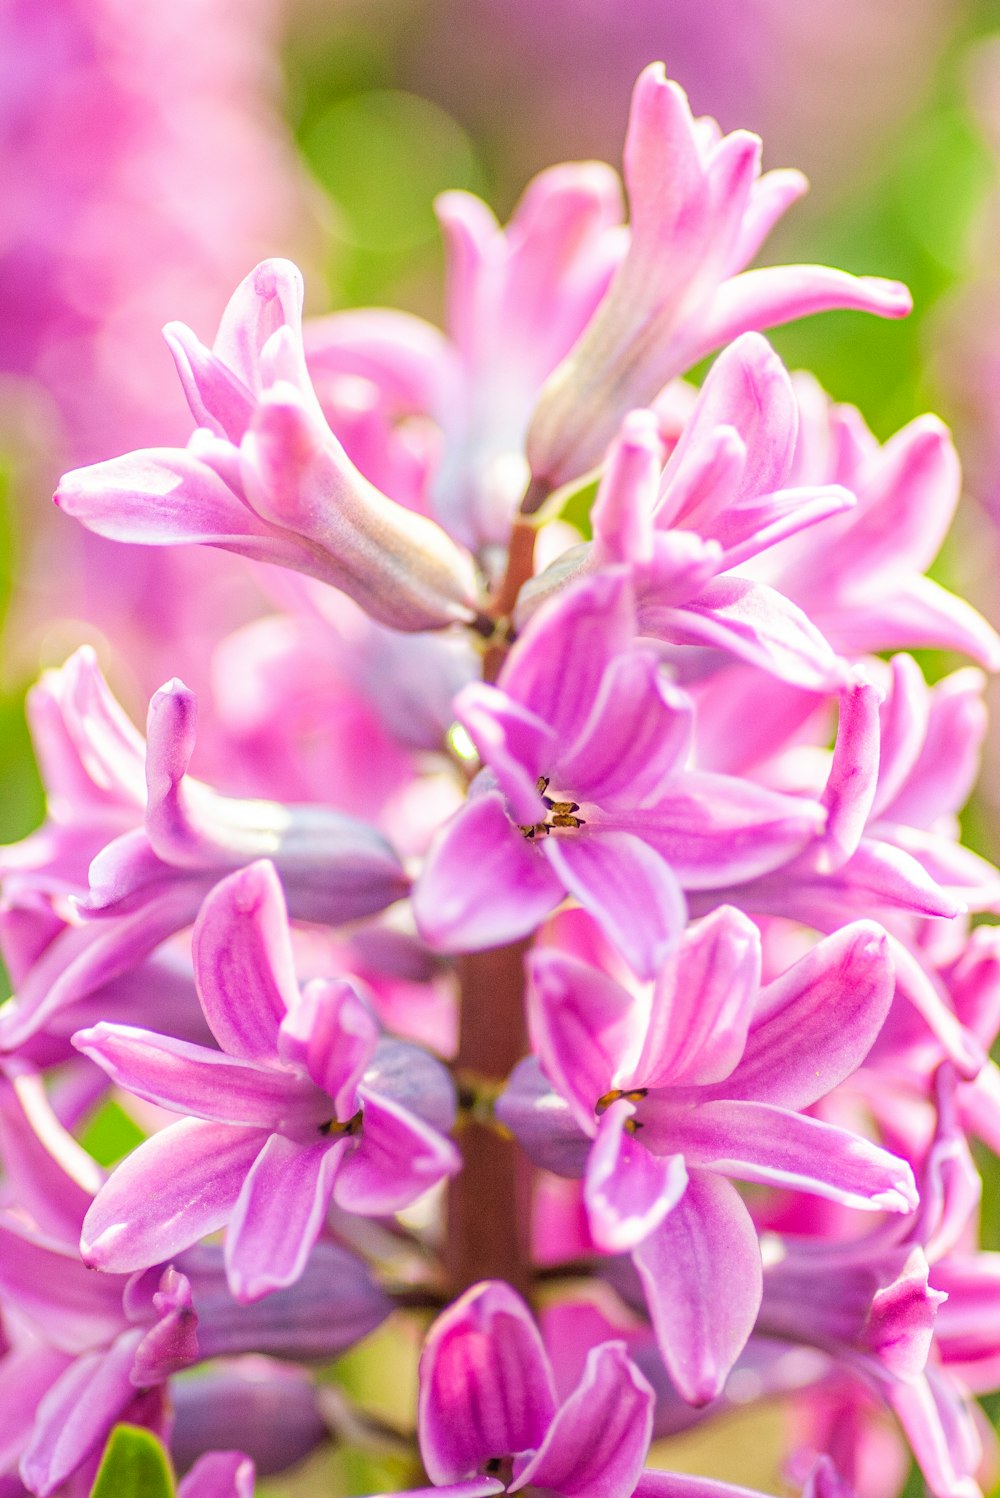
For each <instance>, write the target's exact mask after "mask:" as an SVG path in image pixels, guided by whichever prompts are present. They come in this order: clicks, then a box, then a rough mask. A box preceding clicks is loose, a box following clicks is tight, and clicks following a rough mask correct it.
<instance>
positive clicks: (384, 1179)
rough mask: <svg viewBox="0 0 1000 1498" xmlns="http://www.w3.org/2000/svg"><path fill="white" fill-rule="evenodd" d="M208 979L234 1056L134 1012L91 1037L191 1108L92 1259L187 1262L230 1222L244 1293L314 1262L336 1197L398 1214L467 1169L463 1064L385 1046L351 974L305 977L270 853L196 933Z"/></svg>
mask: <svg viewBox="0 0 1000 1498" xmlns="http://www.w3.org/2000/svg"><path fill="white" fill-rule="evenodd" d="M193 945H194V960H195V975H196V979H197V982H198V990H199V995H200V997H201V1001H202V1006H203V1008H204V1010H205V1017H206V1019H207V1021H208V1024H209V1027H210V1028H211V1030H212V1033H213V1034H214V1036H215V1038H216V1040H217V1041H218V1043H219V1045H220V1046H221V1048H222V1049H221V1052H220V1051H212V1050H208V1049H206V1048H205V1047H202V1046H195V1045H190V1044H188V1043H186V1042H184V1041H176V1040H171V1039H170V1038H169V1037H168V1036H162V1035H153V1034H151V1033H149V1032H148V1031H143V1030H135V1029H131V1028H130V1027H127V1026H124V1025H107V1024H98V1025H95V1026H94V1028H93V1029H92V1030H87V1031H83V1032H81V1033H80V1034H79V1035H77V1036H76V1037H75V1038H74V1040H75V1044H76V1045H77V1046H78V1047H79V1048H80V1049H81V1050H82V1051H84V1052H85V1053H86V1054H87V1055H88V1056H90V1057H91V1058H92V1059H93V1060H95V1061H97V1062H98V1064H99V1065H101V1066H102V1067H103V1068H104V1069H105V1071H107V1073H108V1074H109V1076H111V1077H112V1078H113V1080H114V1081H116V1082H117V1083H119V1085H121V1086H123V1087H125V1088H126V1089H127V1090H129V1091H131V1092H135V1093H138V1094H139V1096H141V1097H145V1098H148V1099H149V1100H150V1101H153V1102H156V1103H159V1104H160V1105H161V1106H164V1107H167V1108H171V1109H174V1110H175V1111H177V1112H183V1113H187V1114H189V1115H191V1116H190V1117H188V1118H186V1119H185V1120H184V1121H183V1122H182V1123H178V1124H174V1125H172V1126H170V1127H169V1128H167V1129H165V1130H164V1131H163V1132H162V1133H160V1134H157V1135H155V1136H154V1137H153V1138H152V1139H150V1140H148V1141H147V1142H146V1143H145V1144H143V1145H140V1147H139V1148H138V1149H137V1150H136V1151H135V1153H134V1154H132V1155H131V1156H130V1157H129V1158H128V1160H127V1161H125V1163H124V1164H123V1165H121V1166H119V1168H118V1170H117V1171H116V1172H115V1173H114V1175H113V1176H112V1177H111V1180H110V1181H109V1182H108V1184H107V1185H106V1186H105V1187H104V1188H103V1190H102V1191H101V1192H100V1194H99V1195H98V1197H97V1199H96V1201H95V1202H94V1205H93V1206H92V1207H91V1208H90V1210H89V1212H88V1213H87V1218H86V1221H85V1223H84V1229H83V1237H82V1240H81V1248H82V1252H83V1255H84V1258H85V1259H86V1261H87V1262H88V1263H90V1264H93V1265H95V1266H96V1267H98V1268H102V1269H110V1270H114V1271H118V1272H121V1271H124V1270H128V1269H136V1268H138V1267H139V1266H140V1265H145V1264H148V1263H151V1262H158V1261H160V1260H163V1259H167V1258H170V1257H172V1256H173V1255H174V1254H176V1253H177V1252H178V1251H179V1250H181V1249H182V1248H186V1247H188V1246H189V1245H190V1244H192V1243H195V1242H196V1241H197V1240H198V1239H199V1238H201V1237H203V1236H204V1235H205V1234H206V1233H211V1232H215V1231H216V1230H217V1229H218V1228H220V1227H222V1226H223V1225H224V1224H226V1223H228V1224H229V1231H228V1233H227V1237H226V1264H227V1269H228V1275H229V1283H230V1286H231V1287H232V1291H233V1294H234V1295H235V1296H236V1297H237V1299H239V1300H243V1301H250V1300H256V1299H257V1298H258V1297H259V1296H262V1295H267V1294H268V1293H269V1292H270V1291H272V1290H274V1289H276V1288H277V1287H279V1286H282V1285H290V1284H292V1283H294V1281H295V1280H297V1279H298V1278H299V1276H300V1275H301V1273H302V1271H303V1268H304V1267H305V1264H306V1261H307V1259H308V1256H309V1253H310V1250H311V1249H312V1247H313V1244H314V1243H315V1242H316V1239H317V1237H318V1236H319V1234H320V1232H321V1231H322V1228H323V1224H324V1221H325V1218H326V1215H327V1211H328V1209H329V1206H330V1203H331V1200H332V1201H334V1202H336V1204H337V1205H338V1206H340V1207H343V1208H344V1209H346V1210H347V1211H350V1212H359V1213H361V1214H363V1215H368V1216H383V1215H387V1214H389V1213H392V1212H395V1211H398V1210H399V1209H400V1208H402V1207H404V1206H407V1205H408V1204H409V1203H410V1202H412V1201H414V1200H415V1199H416V1197H418V1196H419V1195H421V1194H422V1192H424V1191H425V1190H426V1189H427V1188H428V1187H429V1186H431V1185H433V1184H434V1183H435V1182H437V1181H440V1180H441V1179H442V1178H443V1177H445V1176H446V1175H450V1174H452V1173H454V1172H455V1171H456V1170H457V1169H458V1168H459V1155H458V1152H457V1150H456V1149H455V1147H454V1145H453V1144H452V1143H451V1142H450V1140H448V1139H446V1138H445V1137H444V1131H446V1130H447V1129H449V1128H450V1127H451V1124H452V1122H453V1118H454V1095H453V1090H452V1086H451V1083H450V1080H449V1078H448V1076H447V1073H446V1072H445V1071H444V1069H443V1067H441V1066H440V1065H439V1064H438V1063H437V1062H435V1061H434V1060H432V1058H431V1057H430V1056H428V1055H426V1054H425V1053H424V1052H421V1051H419V1050H418V1049H417V1048H416V1047H415V1046H409V1045H405V1044H403V1043H402V1042H391V1041H390V1042H383V1043H381V1044H380V1042H379V1036H378V1027H377V1025H376V1023H375V1021H374V1019H373V1018H372V1016H371V1014H370V1012H369V1010H368V1008H367V1007H366V1005H365V1004H364V1003H363V1002H362V1001H361V999H360V998H359V997H358V995H357V994H356V992H355V991H354V989H353V988H352V986H351V985H350V984H349V983H347V982H345V981H341V980H336V979H329V980H324V979H316V980H314V981H313V982H311V983H309V984H307V985H306V987H305V988H304V989H303V990H301V991H300V990H299V987H298V985H297V983H296V981H295V974H294V969H293V966H292V952H291V945H290V941H289V936H288V927H287V917H286V914H285V905H284V900H283V898H282V894H281V886H280V884H279V883H278V880H277V877H276V875H275V872H274V869H273V868H272V867H271V865H270V864H267V863H257V864H252V865H251V866H250V867H249V868H247V869H244V870H241V871H240V872H239V873H237V874H234V875H232V876H230V877H229V878H228V879H225V880H223V881H222V883H221V884H219V885H218V886H217V887H216V889H215V890H213V892H212V894H211V895H210V896H209V897H208V899H207V900H206V901H205V904H204V907H203V909H202V912H201V915H200V917H199V919H198V923H197V926H196V927H195V933H194V943H193Z"/></svg>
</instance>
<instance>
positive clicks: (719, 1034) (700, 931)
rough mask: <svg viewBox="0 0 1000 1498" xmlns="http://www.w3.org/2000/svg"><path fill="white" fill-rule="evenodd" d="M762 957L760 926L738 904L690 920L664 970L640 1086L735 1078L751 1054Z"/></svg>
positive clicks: (635, 1078) (639, 1070)
mask: <svg viewBox="0 0 1000 1498" xmlns="http://www.w3.org/2000/svg"><path fill="white" fill-rule="evenodd" d="M760 961H761V958H760V934H759V932H758V930H757V927H756V926H755V925H754V924H753V922H752V921H751V920H749V918H748V917H747V916H745V915H744V914H743V913H742V911H739V910H735V909H734V908H733V907H732V906H731V905H723V906H720V908H719V909H718V910H716V911H713V912H712V914H711V915H709V916H706V917H705V919H704V920H701V921H698V922H697V923H696V924H695V925H693V926H689V927H688V929H687V930H686V931H685V933H684V935H683V937H682V938H681V940H680V942H679V943H678V945H677V946H676V947H675V948H674V950H673V952H671V954H670V956H669V957H668V958H667V960H666V962H665V963H664V965H663V967H662V968H661V970H660V972H659V974H658V976H657V979H656V988H655V990H654V993H653V1003H652V1012H651V1014H650V1019H649V1027H648V1029H647V1032H646V1039H645V1043H644V1045H643V1049H642V1055H641V1056H640V1058H639V1060H638V1062H637V1063H636V1066H635V1069H634V1072H633V1073H632V1078H631V1081H632V1085H634V1086H637V1087H667V1086H671V1087H682V1086H704V1085H706V1084H708V1083H711V1082H717V1081H720V1080H721V1079H722V1078H723V1077H727V1076H728V1075H729V1073H730V1072H731V1071H732V1069H733V1067H734V1066H735V1065H736V1063H737V1061H738V1060H739V1058H740V1056H741V1055H742V1054H743V1047H744V1044H745V1041H746V1033H747V1026H748V1025H749V1023H750V1017H751V1014H752V1011H753V1004H754V1001H755V999H756V995H757V988H758V985H759V983H760ZM727 1095H728V1094H727Z"/></svg>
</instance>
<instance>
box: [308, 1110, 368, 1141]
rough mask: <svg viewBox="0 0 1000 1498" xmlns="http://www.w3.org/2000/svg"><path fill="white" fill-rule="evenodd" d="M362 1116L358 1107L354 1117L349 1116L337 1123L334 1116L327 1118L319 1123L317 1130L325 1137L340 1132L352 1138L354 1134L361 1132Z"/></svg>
mask: <svg viewBox="0 0 1000 1498" xmlns="http://www.w3.org/2000/svg"><path fill="white" fill-rule="evenodd" d="M362 1118H363V1114H362V1110H361V1109H360V1108H359V1109H358V1111H357V1113H355V1115H354V1117H353V1118H349V1119H348V1120H347V1122H346V1123H338V1121H337V1120H336V1119H335V1118H328V1119H327V1120H326V1122H325V1123H321V1124H320V1126H319V1131H320V1133H321V1134H323V1135H326V1136H327V1137H328V1136H330V1135H331V1134H332V1135H338V1134H341V1135H346V1136H348V1137H350V1138H353V1137H354V1135H355V1134H360V1133H361V1123H362Z"/></svg>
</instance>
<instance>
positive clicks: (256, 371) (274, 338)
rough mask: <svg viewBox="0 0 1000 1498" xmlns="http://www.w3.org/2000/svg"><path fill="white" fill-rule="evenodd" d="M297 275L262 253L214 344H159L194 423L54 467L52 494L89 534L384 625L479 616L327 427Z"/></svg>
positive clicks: (416, 523) (448, 552)
mask: <svg viewBox="0 0 1000 1498" xmlns="http://www.w3.org/2000/svg"><path fill="white" fill-rule="evenodd" d="M301 312H302V278H301V276H300V275H299V272H298V271H297V270H296V268H295V267H294V266H293V265H291V264H290V263H289V262H287V261H283V260H271V261H264V263H263V264H261V265H258V266H257V267H256V269H255V270H253V271H251V273H250V275H249V276H247V278H246V279H245V280H244V281H243V282H242V284H241V285H240V286H239V287H238V288H237V290H236V292H235V293H234V294H233V297H232V299H231V301H230V303H229V305H228V307H227V308H226V311H225V312H224V314H223V317H222V323H221V325H220V328H219V333H218V336H217V338H216V340H215V344H214V346H213V348H212V349H211V350H209V349H206V348H205V347H204V346H203V345H202V344H201V343H199V342H198V340H197V338H195V336H194V335H193V334H192V333H191V332H190V331H189V330H188V329H187V328H185V327H183V326H181V325H179V324H173V325H171V326H169V327H168V329H167V341H168V343H169V344H170V348H171V352H172V353H173V355H174V359H175V362H176V364H177V368H178V373H179V374H180V377H181V381H182V384H183V385H184V392H185V395H186V396H187V400H188V404H189V406H190V407H191V412H192V415H193V416H194V418H195V420H196V421H197V423H198V430H197V431H196V432H195V434H194V436H193V437H192V438H191V441H190V442H189V444H188V446H187V447H186V448H149V449H146V450H144V451H141V452H136V453H130V454H128V455H126V456H125V457H122V458H112V459H111V460H109V461H108V462H106V463H97V464H94V465H93V466H92V467H90V468H79V469H76V470H74V471H73V472H72V473H68V474H66V475H64V477H63V479H62V481H61V483H60V485H59V489H58V491H57V493H56V503H57V504H58V505H59V506H60V508H62V509H63V510H65V511H66V512H67V514H70V515H74V516H76V517H77V518H78V519H80V520H82V521H83V523H84V524H85V525H86V526H87V527H88V528H89V529H91V530H93V531H96V532H97V534H98V535H101V536H109V537H111V538H112V539H113V540H117V541H134V542H140V543H145V544H146V545H151V546H172V545H176V544H178V543H181V542H195V543H198V544H200V545H203V546H219V547H222V548H223V549H224V550H228V551H235V552H237V553H238V554H240V555H242V556H249V557H253V558H255V559H256V560H258V561H265V562H275V563H277V564H279V565H280V566H284V567H291V568H293V569H295V570H297V571H299V572H305V573H307V574H308V575H309V576H310V577H318V578H319V579H320V580H321V581H322V582H326V583H329V584H331V586H333V587H335V588H340V589H342V590H343V591H344V592H345V593H348V594H349V595H350V596H351V597H352V598H353V599H355V601H356V602H357V603H359V604H360V605H361V607H362V608H364V609H365V610H366V611H367V612H368V613H370V614H371V615H372V616H373V618H376V619H379V620H380V621H381V622H382V623H383V624H388V625H391V626H392V627H393V628H394V629H404V630H421V629H436V628H440V627H442V626H443V625H446V624H450V623H453V622H455V621H458V620H462V621H465V622H471V621H472V620H473V619H474V618H475V615H476V612H477V603H476V577H475V570H474V567H473V564H472V559H471V557H470V556H469V555H468V553H466V552H465V551H463V550H462V549H461V548H460V547H459V546H457V545H456V543H455V542H454V541H452V540H451V539H450V537H449V536H448V535H447V534H446V532H445V531H443V530H442V529H441V527H440V526H438V525H436V524H435V523H434V521H432V520H428V519H427V517H426V516H423V515H417V514H414V513H413V511H412V510H407V509H405V508H404V507H403V506H402V505H397V504H394V503H393V501H392V500H390V499H387V498H386V497H385V495H384V494H380V493H379V491H378V490H377V489H375V488H374V486H373V485H372V484H370V483H369V482H368V481H367V479H365V478H363V477H362V475H361V474H360V473H359V472H358V471H357V469H356V468H355V467H354V465H353V464H352V463H351V462H350V460H349V459H348V457H347V455H346V453H345V452H344V450H343V448H342V447H341V445H340V443H339V442H338V441H337V439H336V437H335V436H334V435H333V433H332V432H331V431H330V429H329V427H328V426H327V424H326V420H325V418H324V416H323V413H322V410H321V409H320V406H319V403H318V401H317V399H316V395H315V392H314V391H313V388H312V384H311V382H310V380H309V376H308V373H307V372H306V366H305V355H304V353H303V350H302V332H301Z"/></svg>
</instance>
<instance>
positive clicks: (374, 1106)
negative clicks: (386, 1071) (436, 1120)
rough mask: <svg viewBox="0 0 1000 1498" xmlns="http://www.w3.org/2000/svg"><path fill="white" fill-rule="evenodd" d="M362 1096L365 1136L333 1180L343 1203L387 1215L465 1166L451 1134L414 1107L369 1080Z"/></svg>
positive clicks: (337, 1197) (360, 1091) (335, 1194)
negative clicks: (382, 1092) (426, 1120)
mask: <svg viewBox="0 0 1000 1498" xmlns="http://www.w3.org/2000/svg"><path fill="white" fill-rule="evenodd" d="M358 1100H359V1102H360V1103H361V1106H362V1109H363V1113H364V1118H363V1121H362V1125H361V1138H360V1140H359V1141H358V1142H357V1145H356V1147H355V1148H354V1149H353V1150H351V1151H350V1153H348V1154H347V1155H345V1157H344V1160H343V1162H342V1164H341V1167H340V1171H339V1172H338V1175H337V1180H336V1182H335V1184H334V1188H333V1197H334V1201H335V1202H336V1203H337V1205H338V1206H339V1207H343V1208H344V1209H345V1211H348V1212H359V1213H361V1214H362V1215H364V1216H368V1217H382V1216H386V1215H387V1214H388V1213H390V1212H398V1211H400V1210H401V1209H402V1208H403V1207H407V1206H409V1204H410V1202H412V1201H415V1200H416V1198H417V1197H418V1196H421V1195H422V1194H423V1192H425V1191H426V1190H427V1189H428V1187H430V1186H434V1185H436V1184H437V1182H438V1181H440V1180H442V1179H443V1177H444V1176H450V1175H455V1174H457V1172H458V1171H459V1170H461V1168H462V1157H461V1154H460V1153H459V1151H458V1150H457V1149H456V1147H455V1145H454V1144H452V1142H451V1140H450V1139H446V1138H445V1137H444V1136H443V1135H442V1134H439V1133H438V1132H437V1130H436V1129H433V1128H431V1126H430V1124H427V1123H424V1121H423V1119H422V1118H418V1117H417V1115H416V1114H415V1113H411V1112H410V1111H409V1110H408V1109H407V1108H403V1107H401V1106H400V1105H399V1104H398V1103H395V1102H393V1101H392V1100H391V1099H390V1098H387V1097H380V1096H379V1095H378V1094H377V1093H374V1092H372V1091H371V1090H370V1088H368V1087H366V1086H364V1085H362V1086H361V1087H359V1088H358Z"/></svg>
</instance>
